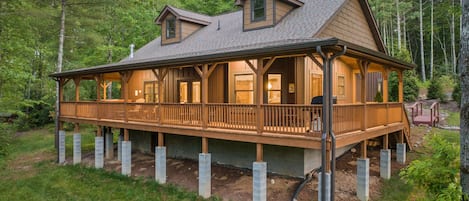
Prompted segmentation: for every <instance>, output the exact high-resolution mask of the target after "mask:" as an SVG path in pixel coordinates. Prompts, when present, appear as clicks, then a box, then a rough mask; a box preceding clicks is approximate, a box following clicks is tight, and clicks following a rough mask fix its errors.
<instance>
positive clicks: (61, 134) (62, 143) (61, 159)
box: [59, 130, 65, 164]
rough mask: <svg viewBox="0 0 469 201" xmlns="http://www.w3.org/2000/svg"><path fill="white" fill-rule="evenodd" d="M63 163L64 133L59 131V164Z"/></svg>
mask: <svg viewBox="0 0 469 201" xmlns="http://www.w3.org/2000/svg"><path fill="white" fill-rule="evenodd" d="M63 163H65V131H63V130H61V131H59V164H63Z"/></svg>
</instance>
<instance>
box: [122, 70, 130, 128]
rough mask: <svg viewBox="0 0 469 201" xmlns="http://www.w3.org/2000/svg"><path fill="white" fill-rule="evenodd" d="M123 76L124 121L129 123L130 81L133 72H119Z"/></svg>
mask: <svg viewBox="0 0 469 201" xmlns="http://www.w3.org/2000/svg"><path fill="white" fill-rule="evenodd" d="M119 74H120V75H121V81H122V82H121V84H122V93H123V94H124V96H123V98H124V121H125V122H127V121H128V112H127V102H129V81H130V78H131V77H132V74H133V71H124V72H119Z"/></svg>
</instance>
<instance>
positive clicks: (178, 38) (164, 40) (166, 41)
mask: <svg viewBox="0 0 469 201" xmlns="http://www.w3.org/2000/svg"><path fill="white" fill-rule="evenodd" d="M168 17H175V16H174V15H173V14H171V13H170V14H168V15H166V16H165V17H164V18H163V23H161V44H163V45H166V44H171V43H177V42H180V41H181V21H180V20H179V19H178V18H176V37H174V38H171V39H167V38H166V18H168Z"/></svg>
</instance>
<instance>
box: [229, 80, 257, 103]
mask: <svg viewBox="0 0 469 201" xmlns="http://www.w3.org/2000/svg"><path fill="white" fill-rule="evenodd" d="M238 76H251V78H252V89H237V83H236V78H237V77H238ZM254 81H255V80H254V74H252V73H248V74H235V75H234V99H235V103H236V104H254V96H255V94H254V90H255V87H254V86H255V83H254ZM238 92H251V93H252V99H251V100H250V103H238V100H237V98H236V97H237V94H238Z"/></svg>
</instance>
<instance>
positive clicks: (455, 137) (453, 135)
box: [430, 128, 460, 145]
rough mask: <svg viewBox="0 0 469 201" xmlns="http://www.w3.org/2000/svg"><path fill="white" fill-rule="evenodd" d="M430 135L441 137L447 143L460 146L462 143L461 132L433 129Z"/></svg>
mask: <svg viewBox="0 0 469 201" xmlns="http://www.w3.org/2000/svg"><path fill="white" fill-rule="evenodd" d="M430 134H436V135H440V136H442V137H443V138H444V139H445V140H446V141H448V142H449V143H453V144H457V145H459V142H460V138H459V131H452V130H443V129H437V128H434V129H432V131H431V132H430Z"/></svg>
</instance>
